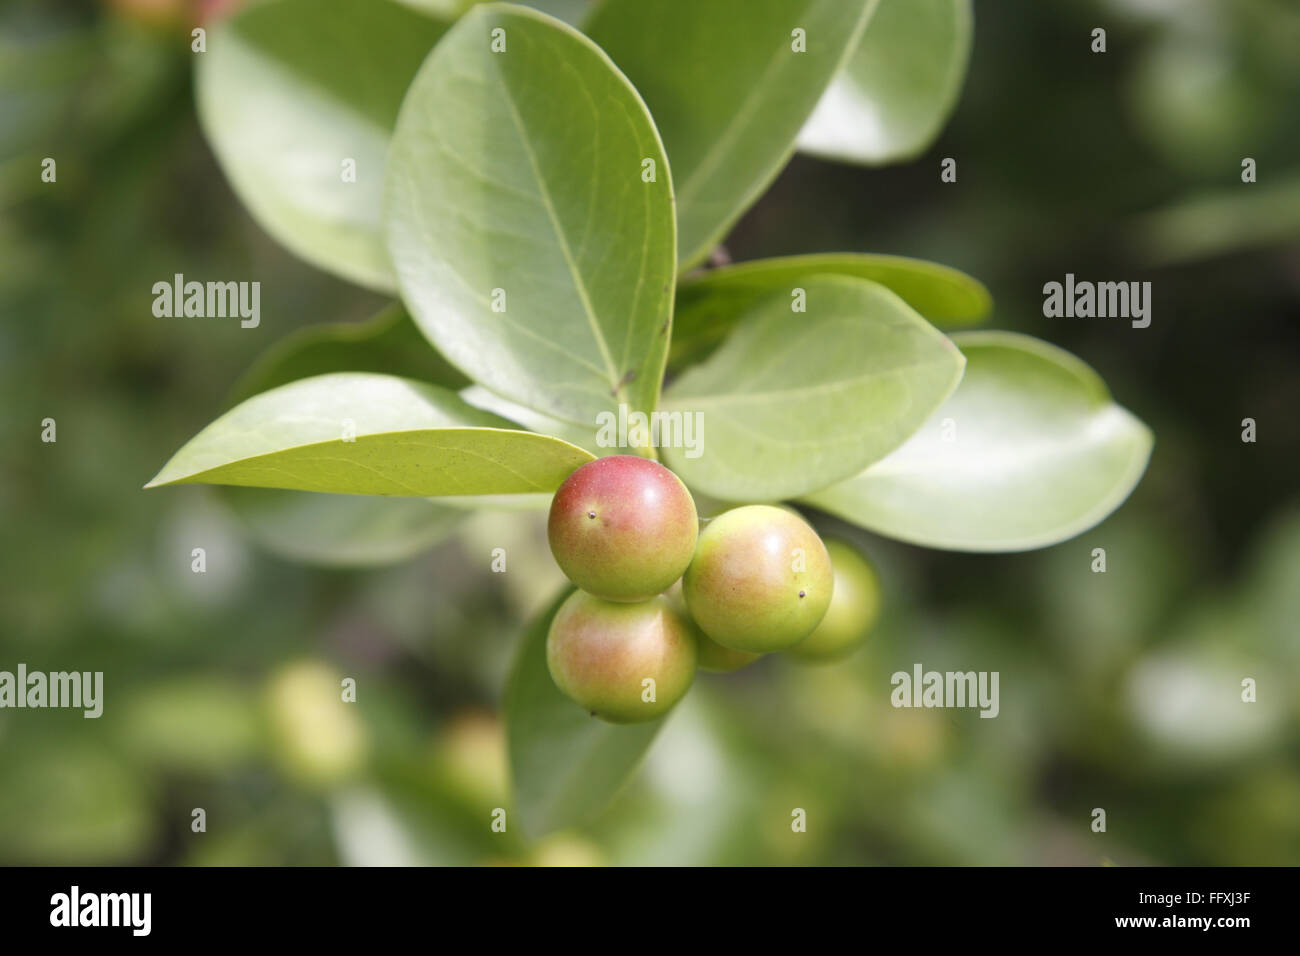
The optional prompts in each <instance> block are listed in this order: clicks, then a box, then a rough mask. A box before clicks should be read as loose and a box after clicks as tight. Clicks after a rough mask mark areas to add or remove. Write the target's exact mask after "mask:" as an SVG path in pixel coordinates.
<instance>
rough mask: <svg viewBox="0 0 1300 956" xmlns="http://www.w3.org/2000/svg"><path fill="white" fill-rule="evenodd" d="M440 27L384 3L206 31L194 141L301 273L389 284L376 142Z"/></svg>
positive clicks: (319, 5) (264, 14)
mask: <svg viewBox="0 0 1300 956" xmlns="http://www.w3.org/2000/svg"><path fill="white" fill-rule="evenodd" d="M445 29H446V27H445V25H444V24H443V23H441V22H439V21H437V20H434V19H431V18H429V17H427V16H424V15H422V14H420V13H418V12H416V11H415V10H412V9H411V8H410V7H408V6H404V5H402V4H400V3H394V2H390V0H278V2H273V3H259V4H252V5H250V6H248V7H247V8H246V9H244V10H242V11H241V12H239V13H238V14H236V15H235V16H233V17H231V18H230V19H229V20H228V21H226V22H225V23H223V24H221V25H220V26H217V27H214V28H213V29H212V36H211V37H209V39H208V49H207V52H206V53H204V54H202V55H201V56H198V57H197V60H198V64H197V76H196V84H197V96H198V113H199V120H200V122H201V123H202V126H203V131H204V134H205V136H206V137H207V140H208V142H209V143H210V144H211V146H212V149H213V152H215V153H216V155H217V159H218V161H219V162H220V163H221V168H222V169H223V170H224V172H225V173H226V175H227V176H228V177H229V179H230V183H231V185H232V186H233V187H234V190H235V193H236V194H237V195H238V196H239V198H240V200H241V201H242V202H243V204H244V205H245V206H246V207H247V208H248V210H249V212H250V213H251V214H252V216H253V218H254V219H256V220H257V222H258V223H259V224H260V225H261V226H262V227H263V228H264V229H265V230H266V231H267V232H269V233H270V234H271V235H272V236H274V237H275V238H276V239H277V240H279V241H280V242H282V243H283V244H284V245H285V246H287V247H288V248H289V249H290V250H292V251H293V252H294V253H296V254H297V255H299V256H301V257H302V258H303V259H305V260H307V261H308V262H310V263H312V264H313V265H315V266H318V267H319V268H322V269H326V270H328V271H330V272H333V273H336V274H337V275H341V276H343V277H344V278H347V279H350V280H352V281H354V282H357V283H359V284H361V285H364V286H367V287H369V288H373V289H379V290H383V291H391V290H393V289H395V288H396V282H395V280H394V278H393V274H392V269H391V268H390V266H389V264H388V256H387V253H386V252H385V250H384V243H383V235H382V231H381V228H380V218H379V217H380V207H381V198H382V190H383V181H384V164H385V156H386V153H387V150H388V140H389V136H390V135H391V133H392V129H393V124H394V122H395V121H396V119H397V109H398V106H399V105H400V104H401V101H402V95H403V94H404V93H405V92H406V87H407V85H408V84H409V83H410V82H411V77H413V76H414V75H415V71H416V70H417V69H418V68H419V65H420V63H421V61H422V60H423V59H424V57H425V55H426V54H427V53H428V52H429V50H430V49H431V48H432V47H433V45H434V43H436V42H437V40H438V37H439V36H441V35H442V33H443V31H444V30H445ZM348 161H351V164H352V165H351V166H348V165H346V164H347V162H348ZM352 169H354V170H355V177H354V181H349V179H353V177H351V170H352Z"/></svg>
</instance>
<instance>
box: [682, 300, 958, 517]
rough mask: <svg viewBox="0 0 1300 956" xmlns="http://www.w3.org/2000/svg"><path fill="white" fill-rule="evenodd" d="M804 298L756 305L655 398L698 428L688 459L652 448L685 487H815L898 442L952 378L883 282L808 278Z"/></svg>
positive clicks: (741, 490) (746, 496) (947, 356)
mask: <svg viewBox="0 0 1300 956" xmlns="http://www.w3.org/2000/svg"><path fill="white" fill-rule="evenodd" d="M804 294H805V296H806V300H805V301H806V308H807V311H806V312H794V311H792V300H791V297H790V296H788V295H786V294H785V293H777V294H776V295H775V296H772V297H769V298H768V299H765V300H763V301H762V302H761V303H760V304H759V305H758V306H757V307H756V308H755V309H754V310H753V312H752V313H751V314H750V315H748V316H746V317H745V319H743V320H742V322H741V323H740V325H739V327H738V328H737V329H736V331H735V332H734V333H733V334H732V336H731V338H730V339H728V340H727V342H726V344H725V345H723V346H722V348H720V349H719V350H718V351H717V352H716V353H715V354H714V355H713V356H712V357H710V359H709V360H708V361H707V362H706V363H704V364H703V365H699V366H696V367H694V368H692V369H690V370H689V371H687V372H686V373H685V374H684V375H683V376H682V377H681V378H680V379H679V380H678V381H677V382H676V383H675V384H674V385H673V387H672V388H671V389H670V390H669V391H668V394H667V395H666V396H665V403H664V404H665V409H666V410H667V411H669V412H673V413H676V412H681V413H682V414H683V416H697V417H696V419H695V420H696V421H698V422H700V424H702V426H703V427H702V433H700V434H699V435H698V437H699V438H700V441H699V443H698V444H699V454H698V456H697V457H691V455H692V454H693V452H692V450H691V449H690V448H687V447H668V448H665V449H664V450H663V454H664V456H665V460H666V461H667V462H668V463H669V465H670V466H671V467H672V468H673V470H674V471H676V472H677V474H678V475H680V476H681V478H682V480H683V481H685V482H686V483H687V484H688V485H690V486H691V487H692V488H697V489H699V490H701V491H703V492H705V493H707V494H709V495H712V496H714V497H716V498H721V499H723V500H727V501H768V500H778V499H781V498H789V497H796V496H798V495H802V494H806V493H808V492H810V491H813V490H815V489H818V488H824V487H826V486H827V485H829V484H832V483H834V482H836V481H840V480H841V479H843V478H847V477H849V476H851V475H855V474H857V473H858V472H860V471H861V470H862V469H863V468H865V467H866V466H867V465H869V464H870V463H871V462H873V461H877V460H878V459H880V458H882V457H884V456H885V455H887V454H889V452H891V451H893V450H894V449H895V448H897V447H898V446H899V445H901V444H902V443H903V442H904V441H906V440H907V438H908V436H910V435H911V434H912V433H913V432H914V431H916V429H917V428H919V427H920V426H921V425H922V424H923V423H924V422H925V421H926V419H928V418H929V417H930V415H931V414H932V413H933V412H934V410H935V409H936V408H938V407H939V405H940V404H941V403H942V402H943V400H944V399H945V398H947V397H948V395H949V394H950V393H951V392H952V390H953V388H954V387H955V386H956V385H957V382H958V381H959V380H960V378H961V372H962V364H963V359H962V356H961V353H960V352H958V351H957V349H956V348H955V347H954V346H953V345H952V343H951V342H949V341H948V339H947V338H945V337H944V336H943V335H942V334H941V333H940V332H939V331H938V330H937V329H935V328H934V327H933V326H931V325H930V324H929V323H927V322H926V321H925V320H924V319H922V318H921V317H920V316H919V315H917V314H916V312H914V311H913V310H912V309H911V308H909V307H908V305H907V304H906V303H905V302H904V301H903V300H902V299H900V298H899V297H898V296H896V295H894V293H892V292H890V291H889V290H888V289H886V288H885V287H884V286H881V285H878V284H876V283H874V282H868V281H866V280H864V279H852V278H846V277H843V276H814V277H811V278H810V279H809V280H808V282H807V283H806V286H805V288H804ZM683 420H685V419H683Z"/></svg>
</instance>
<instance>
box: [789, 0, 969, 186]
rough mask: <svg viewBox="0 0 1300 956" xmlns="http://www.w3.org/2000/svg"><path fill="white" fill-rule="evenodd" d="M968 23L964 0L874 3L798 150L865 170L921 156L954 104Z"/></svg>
mask: <svg viewBox="0 0 1300 956" xmlns="http://www.w3.org/2000/svg"><path fill="white" fill-rule="evenodd" d="M974 20H975V16H974V12H973V11H972V9H971V0H880V5H879V7H878V8H877V9H876V12H875V14H874V15H873V16H872V18H871V21H870V22H869V23H868V24H867V29H866V31H865V32H864V33H863V34H862V39H861V40H859V41H858V45H857V48H856V49H855V50H854V51H853V55H852V56H851V57H850V58H849V61H848V63H847V64H845V66H844V69H843V70H841V71H840V73H839V75H837V76H836V77H835V80H834V82H832V83H831V85H830V88H829V89H827V90H826V93H825V94H824V95H823V96H822V98H821V101H820V102H819V103H818V104H817V109H816V110H814V111H813V114H812V116H811V117H810V118H809V120H808V122H807V124H805V126H804V128H803V129H802V130H800V132H799V149H800V150H802V151H803V152H805V153H811V154H813V155H814V156H822V157H825V158H828V159H839V160H843V161H845V162H850V163H862V164H864V165H870V166H876V165H881V164H884V163H893V162H899V161H900V160H905V159H911V158H912V157H914V156H917V155H919V154H920V153H922V152H924V151H925V149H926V148H927V147H928V146H929V145H930V144H931V143H932V142H933V141H934V140H935V138H936V137H937V136H938V135H939V132H940V130H942V129H943V124H944V122H946V121H947V119H948V116H949V115H950V114H951V113H952V110H953V108H954V107H955V106H956V105H957V97H958V94H960V92H961V86H962V81H963V80H964V79H965V76H966V64H967V63H968V62H969V60H970V50H971V36H972V33H973V26H974Z"/></svg>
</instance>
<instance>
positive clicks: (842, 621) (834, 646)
mask: <svg viewBox="0 0 1300 956" xmlns="http://www.w3.org/2000/svg"><path fill="white" fill-rule="evenodd" d="M826 551H827V553H828V554H830V556H831V569H832V571H833V572H834V575H835V593H834V594H833V595H832V596H831V606H830V607H829V608H827V609H826V616H825V617H823V618H822V622H821V623H820V624H818V625H817V628H816V630H814V631H813V632H812V633H811V634H809V635H808V636H807V637H806V638H804V639H803V640H802V641H800V642H799V643H798V644H796V645H795V646H794V647H792V648H790V650H789V652H788V653H789V654H790V655H791V656H792V657H797V658H799V659H800V660H804V661H811V662H821V661H835V660H839V659H840V658H842V657H846V656H847V655H849V654H851V653H852V652H853V651H854V650H856V649H857V648H858V647H860V646H861V645H862V643H863V641H864V640H866V637H867V634H868V633H869V632H870V631H871V628H872V627H873V626H874V625H875V623H876V619H877V618H878V617H880V578H879V576H877V574H876V569H875V568H873V567H872V566H871V563H870V562H869V561H867V559H866V558H864V557H863V556H862V555H861V554H859V553H858V552H857V551H856V550H854V549H853V548H852V547H851V546H850V545H848V544H845V543H844V542H843V541H837V540H835V539H834V538H832V539H830V540H828V541H827V542H826Z"/></svg>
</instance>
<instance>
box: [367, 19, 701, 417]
mask: <svg viewBox="0 0 1300 956" xmlns="http://www.w3.org/2000/svg"><path fill="white" fill-rule="evenodd" d="M496 30H503V31H505V32H504V33H503V34H498V38H499V39H503V40H504V42H505V44H506V48H505V51H504V52H499V53H494V52H493V51H492V47H491V44H492V43H493V31H496ZM643 160H652V161H653V163H654V168H655V175H656V178H655V181H654V182H649V183H647V182H644V181H643V180H642V161H643ZM385 208H386V218H387V235H388V249H389V252H390V253H391V255H392V258H393V263H394V265H395V267H396V269H397V273H398V276H399V281H400V283H401V287H402V295H403V299H404V300H405V301H406V303H407V305H408V306H409V307H410V309H411V313H412V315H413V316H414V317H415V320H416V322H417V324H419V326H420V327H421V329H423V331H424V333H425V335H427V336H428V337H429V339H430V340H431V341H432V342H434V344H436V345H437V346H438V348H439V350H440V351H441V352H442V353H443V354H444V355H446V356H447V358H448V359H450V360H451V362H452V363H453V364H455V365H456V366H458V367H459V368H461V369H462V370H464V371H465V372H466V373H467V374H468V375H469V376H470V377H471V378H473V379H475V380H476V381H478V382H479V383H480V384H482V385H484V386H486V387H487V388H489V389H491V390H492V391H493V392H496V393H497V394H499V395H502V396H504V397H506V398H509V399H510V400H512V401H514V402H516V403H518V404H520V405H524V406H527V407H529V408H534V409H537V410H539V411H542V412H545V413H547V414H548V415H552V416H554V417H557V418H561V419H565V420H567V421H571V422H575V423H578V424H593V423H594V421H595V416H596V415H597V414H598V413H599V412H601V411H604V410H607V409H610V408H614V407H616V406H617V404H618V403H620V402H626V403H627V404H628V405H629V406H631V407H633V408H637V409H645V410H649V409H652V408H653V407H654V406H655V403H656V402H657V401H658V397H659V386H660V383H661V381H662V378H663V369H664V361H665V358H666V354H667V348H668V334H669V328H670V325H671V317H672V287H673V285H674V284H675V281H676V265H675V232H674V229H675V227H674V224H673V209H672V186H671V183H670V181H669V173H668V168H667V162H666V160H665V159H664V154H663V147H662V145H661V144H660V142H659V136H658V134H657V133H656V132H655V128H654V125H653V123H652V122H651V121H650V116H649V114H648V113H647V112H646V109H645V106H644V105H643V104H642V103H641V100H640V98H639V97H638V96H637V93H636V91H635V90H634V89H633V88H632V86H631V85H630V84H629V83H628V82H627V80H626V79H625V78H624V77H623V76H622V75H621V74H620V73H619V72H618V70H617V69H615V67H614V65H613V64H612V63H610V61H609V58H608V57H606V56H605V54H604V53H602V52H601V51H600V50H599V49H598V48H597V47H596V46H595V45H594V44H593V43H592V42H591V41H590V40H588V39H587V38H586V37H584V36H582V35H581V34H580V33H578V32H577V31H576V30H573V29H572V28H571V27H568V26H565V25H564V24H563V23H561V22H560V21H558V20H554V19H552V18H550V17H546V16H544V15H543V14H540V13H536V12H534V11H532V10H528V9H526V8H523V7H512V6H507V5H500V4H489V5H486V6H482V7H476V8H474V9H473V10H471V11H470V12H469V13H467V14H466V15H465V16H464V17H463V18H462V19H461V20H460V21H459V22H458V23H457V24H456V26H455V27H454V28H453V29H452V30H451V31H450V32H449V33H448V34H447V35H446V36H445V37H444V38H443V40H442V42H441V43H439V44H438V46H437V48H436V49H435V50H434V52H433V54H432V55H431V56H430V57H429V58H428V60H426V61H425V64H424V66H423V67H421V68H420V72H419V73H418V74H417V76H416V78H415V81H414V82H413V83H412V85H411V89H410V91H409V92H408V94H407V97H406V101H405V102H404V104H403V106H402V112H401V115H400V116H399V118H398V121H397V132H396V133H395V134H394V137H393V146H392V152H391V154H390V157H389V166H388V186H387V195H386V206H385ZM494 290H500V292H495V291H494ZM502 295H504V300H503V299H502V298H501V296H502Z"/></svg>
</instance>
